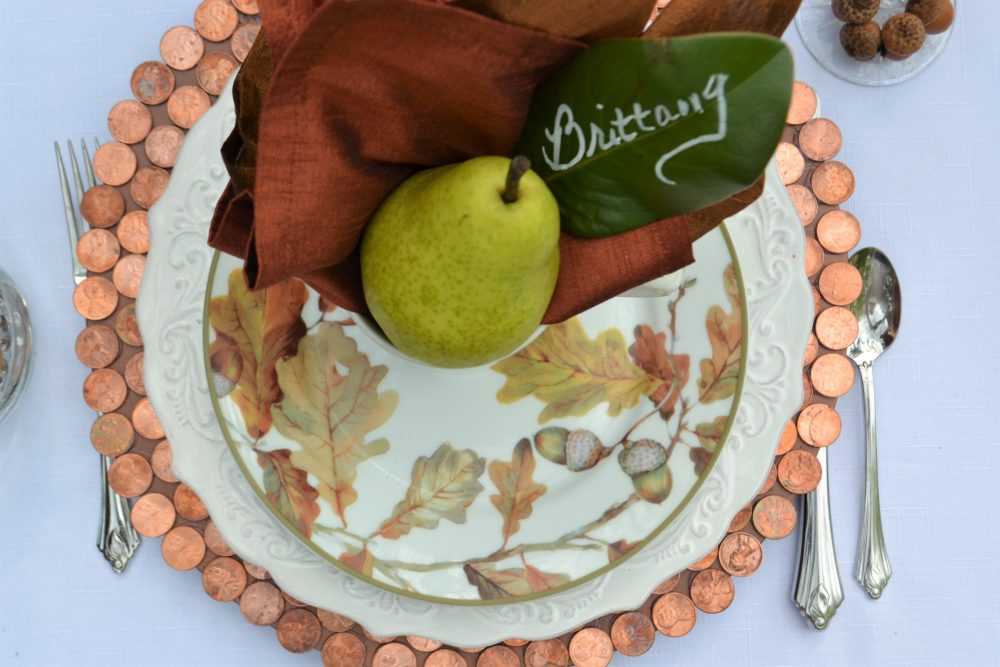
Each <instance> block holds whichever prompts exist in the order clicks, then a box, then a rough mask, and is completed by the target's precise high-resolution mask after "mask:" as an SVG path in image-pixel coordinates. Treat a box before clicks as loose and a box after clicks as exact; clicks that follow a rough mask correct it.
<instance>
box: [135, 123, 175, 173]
mask: <svg viewBox="0 0 1000 667" xmlns="http://www.w3.org/2000/svg"><path fill="white" fill-rule="evenodd" d="M182 143H184V130H182V129H180V128H179V127H176V126H174V125H159V126H157V127H155V128H153V131H152V132H150V133H149V136H148V137H146V143H145V144H144V146H145V149H146V157H148V158H149V161H150V162H152V163H153V164H155V165H156V166H157V167H164V168H167V167H173V166H174V162H176V161H177V154H178V153H179V152H180V150H181V144H182Z"/></svg>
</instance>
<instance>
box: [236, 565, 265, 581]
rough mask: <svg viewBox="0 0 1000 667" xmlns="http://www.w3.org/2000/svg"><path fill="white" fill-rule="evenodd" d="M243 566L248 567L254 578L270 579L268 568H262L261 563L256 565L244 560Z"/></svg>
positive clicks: (247, 569)
mask: <svg viewBox="0 0 1000 667" xmlns="http://www.w3.org/2000/svg"><path fill="white" fill-rule="evenodd" d="M243 567H244V568H246V571H247V574H249V575H250V576H251V577H253V578H254V579H260V580H262V581H263V580H264V579H270V578H271V575H270V573H268V571H267V570H265V569H264V568H262V567H261V566H260V565H254V564H253V563H251V562H249V561H243Z"/></svg>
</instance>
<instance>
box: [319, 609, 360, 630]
mask: <svg viewBox="0 0 1000 667" xmlns="http://www.w3.org/2000/svg"><path fill="white" fill-rule="evenodd" d="M316 616H317V617H318V618H319V622H320V624H321V625H322V626H323V627H324V628H326V629H327V630H329V631H330V632H347V631H348V630H350V629H351V628H353V627H354V621H352V620H351V619H349V618H347V617H346V616H341V615H340V614H337V613H334V612H332V611H327V610H326V609H317V610H316Z"/></svg>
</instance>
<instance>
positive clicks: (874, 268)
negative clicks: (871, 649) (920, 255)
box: [847, 248, 902, 600]
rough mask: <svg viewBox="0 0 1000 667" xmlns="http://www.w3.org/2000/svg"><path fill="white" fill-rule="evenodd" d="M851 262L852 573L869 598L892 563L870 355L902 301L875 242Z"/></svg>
mask: <svg viewBox="0 0 1000 667" xmlns="http://www.w3.org/2000/svg"><path fill="white" fill-rule="evenodd" d="M850 262H851V264H852V265H854V267H855V268H857V269H858V271H860V272H861V280H862V289H861V296H859V297H858V298H857V300H855V301H854V303H852V304H851V311H852V312H853V313H854V315H855V316H856V317H857V318H858V338H857V340H855V341H854V343H852V344H851V346H850V347H849V348H847V356H848V357H849V358H850V359H851V361H853V362H854V363H855V364H857V366H858V371H859V372H860V374H861V388H862V390H863V393H864V400H865V434H866V441H867V448H866V449H867V456H866V466H865V473H866V474H865V507H864V513H863V514H862V517H861V537H860V539H859V541H858V555H857V562H856V564H855V567H854V578H855V579H857V580H858V582H859V583H860V584H861V585H862V586H864V588H865V590H866V591H867V592H868V597H870V598H872V599H873V600H876V599H878V598H879V597H880V596H881V595H882V591H883V590H884V589H885V586H886V584H888V583H889V577H891V576H892V566H891V565H890V564H889V556H888V554H887V553H886V549H885V538H884V537H883V535H882V512H881V509H880V508H879V499H878V453H877V447H876V433H875V385H874V378H873V373H872V367H873V365H874V363H875V360H876V359H878V358H879V356H881V355H882V353H883V352H885V351H886V350H887V349H888V348H889V346H890V345H892V342H893V341H894V340H896V334H897V333H898V331H899V320H900V316H901V312H902V302H901V297H900V293H899V280H898V279H897V277H896V271H895V270H894V269H893V268H892V263H891V262H890V261H889V258H888V257H886V256H885V254H884V253H883V252H882V251H881V250H878V249H877V248H865V249H864V250H860V251H858V252H857V254H855V255H854V256H853V257H851V260H850Z"/></svg>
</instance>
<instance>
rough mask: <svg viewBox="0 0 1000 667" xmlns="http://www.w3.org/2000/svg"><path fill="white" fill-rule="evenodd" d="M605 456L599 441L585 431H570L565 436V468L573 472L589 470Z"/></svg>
mask: <svg viewBox="0 0 1000 667" xmlns="http://www.w3.org/2000/svg"><path fill="white" fill-rule="evenodd" d="M607 455H608V453H607V451H606V450H605V448H604V445H603V444H601V440H600V439H599V438H598V437H597V436H596V435H595V434H594V433H592V432H590V431H588V430H586V429H577V430H575V431H570V432H569V435H567V436H566V467H567V468H569V469H570V470H571V471H573V472H583V471H584V470H590V469H591V468H593V467H594V466H595V465H597V464H598V462H599V461H600V460H601V459H603V458H604V457H605V456H607Z"/></svg>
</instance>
